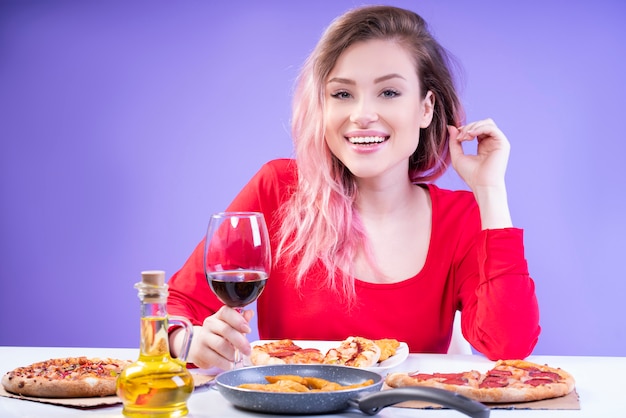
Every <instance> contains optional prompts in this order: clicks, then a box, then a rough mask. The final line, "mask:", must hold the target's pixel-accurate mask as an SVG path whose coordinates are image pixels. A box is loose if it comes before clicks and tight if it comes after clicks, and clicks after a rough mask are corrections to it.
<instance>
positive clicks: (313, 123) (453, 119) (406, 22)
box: [277, 6, 463, 301]
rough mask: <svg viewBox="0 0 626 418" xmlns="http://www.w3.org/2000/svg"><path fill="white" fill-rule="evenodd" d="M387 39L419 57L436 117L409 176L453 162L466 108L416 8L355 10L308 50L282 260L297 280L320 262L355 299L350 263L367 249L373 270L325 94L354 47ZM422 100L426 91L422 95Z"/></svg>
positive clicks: (446, 59)
mask: <svg viewBox="0 0 626 418" xmlns="http://www.w3.org/2000/svg"><path fill="white" fill-rule="evenodd" d="M368 40H389V41H393V42H397V43H398V44H399V45H401V46H403V47H404V48H405V49H406V51H407V52H408V53H410V54H411V56H412V57H413V59H414V62H415V70H416V72H417V75H418V79H419V81H420V91H421V92H422V93H423V94H424V97H425V95H426V92H428V91H431V92H432V94H433V95H434V97H435V101H434V117H433V120H432V122H431V123H430V125H429V126H428V127H427V128H424V129H421V131H420V141H419V145H418V147H417V149H416V151H415V152H414V153H413V155H412V156H411V158H410V161H409V172H408V173H407V175H408V177H409V179H410V180H411V181H412V182H414V183H425V182H431V181H433V180H435V179H436V178H438V177H439V176H441V175H442V174H443V172H444V171H445V170H446V168H447V166H448V164H449V162H450V156H449V150H448V140H449V138H448V131H447V125H454V126H460V125H461V124H462V122H463V111H462V108H461V105H460V103H459V99H458V96H457V93H456V90H455V86H454V80H453V77H452V71H451V65H452V63H453V61H452V59H451V57H450V55H449V54H448V53H447V51H446V50H445V49H444V48H443V47H442V46H441V45H439V43H438V42H437V41H436V40H435V39H434V37H433V36H432V35H431V33H430V32H429V30H428V27H427V24H426V22H425V21H424V19H422V18H421V17H420V16H419V15H417V14H416V13H414V12H412V11H409V10H405V9H400V8H397V7H390V6H366V7H360V8H356V9H352V10H350V11H348V12H347V13H345V14H343V15H342V16H340V17H338V18H337V19H335V20H334V21H333V22H332V23H331V25H330V26H329V27H328V28H327V29H326V31H325V32H324V34H323V35H322V37H321V39H320V41H319V42H318V44H317V46H316V47H315V49H314V50H313V51H312V53H311V54H310V55H309V57H308V58H307V60H306V61H305V62H304V65H303V67H302V69H301V72H300V75H299V77H298V79H297V81H296V86H295V92H294V97H293V107H292V113H293V114H292V138H293V141H294V146H295V158H296V161H297V166H298V185H297V189H296V191H295V192H294V194H293V195H292V196H291V198H290V200H288V201H287V202H286V204H285V205H284V206H283V207H282V215H283V216H282V217H281V218H282V219H283V223H282V225H281V230H280V233H281V237H280V244H279V246H278V248H277V262H283V263H286V265H288V266H290V268H293V269H294V271H295V280H296V284H297V285H298V286H299V285H300V284H301V283H302V281H303V280H305V278H306V277H307V272H309V271H310V270H311V268H312V267H313V266H314V265H315V264H316V263H322V264H323V267H325V270H326V277H325V278H322V280H326V284H327V285H328V286H330V287H331V288H333V289H335V290H337V291H339V292H341V293H342V294H343V295H344V296H346V297H347V300H349V301H353V300H354V294H355V293H354V278H353V277H352V275H351V271H352V270H351V265H352V264H353V262H354V258H355V256H356V254H357V253H358V251H359V250H363V251H364V253H365V255H366V258H367V260H368V261H369V263H370V265H372V267H373V268H374V271H378V269H377V268H376V263H375V260H374V258H373V256H372V252H371V249H370V245H369V243H368V239H367V235H366V232H365V229H364V226H363V224H362V222H361V220H360V217H359V215H358V213H357V211H356V210H355V207H354V202H355V198H356V195H357V186H356V182H355V179H354V177H353V175H352V174H351V173H350V172H349V170H348V169H347V168H346V167H345V166H344V165H343V163H341V162H340V161H339V160H338V159H337V158H336V157H335V156H334V155H333V154H332V153H331V151H330V149H329V148H328V146H327V144H326V141H325V138H324V131H325V124H324V118H323V115H324V106H325V99H324V92H325V84H326V81H327V78H328V74H329V73H330V72H331V70H332V69H333V67H334V66H335V63H336V62H337V59H338V58H339V56H340V55H341V54H342V53H343V52H344V51H345V50H346V49H347V48H349V47H350V46H351V45H353V44H355V43H357V42H363V41H368ZM422 98H423V97H422Z"/></svg>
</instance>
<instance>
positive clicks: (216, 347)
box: [169, 306, 254, 370]
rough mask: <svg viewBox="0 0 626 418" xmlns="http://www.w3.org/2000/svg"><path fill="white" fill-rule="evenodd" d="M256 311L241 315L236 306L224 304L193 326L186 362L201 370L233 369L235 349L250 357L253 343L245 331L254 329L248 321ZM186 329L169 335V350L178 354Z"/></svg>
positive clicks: (175, 354) (245, 312)
mask: <svg viewBox="0 0 626 418" xmlns="http://www.w3.org/2000/svg"><path fill="white" fill-rule="evenodd" d="M253 315H254V312H253V311H251V310H248V311H244V312H243V315H241V314H239V312H237V311H236V310H234V309H233V308H229V307H227V306H222V307H221V308H220V309H219V310H218V311H217V312H215V313H214V314H213V315H211V316H208V317H207V318H206V319H205V320H204V323H203V324H202V326H194V330H193V332H194V333H193V338H192V340H191V346H190V348H189V355H188V356H187V362H188V363H193V364H195V365H196V366H197V367H199V368H201V369H209V368H212V367H217V368H220V369H222V370H230V369H231V368H232V364H233V361H234V358H235V348H238V349H239V351H241V354H242V355H246V356H249V355H250V353H251V346H250V343H249V342H248V338H247V337H246V334H249V333H250V332H251V329H250V325H249V324H248V321H250V319H252V316H253ZM183 338H184V334H183V330H182V329H177V330H174V331H173V332H172V333H171V334H170V338H169V340H170V350H172V354H173V355H174V356H176V357H177V356H178V354H179V353H178V349H179V348H180V347H181V346H182V339H183Z"/></svg>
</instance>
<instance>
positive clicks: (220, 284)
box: [207, 270, 267, 308]
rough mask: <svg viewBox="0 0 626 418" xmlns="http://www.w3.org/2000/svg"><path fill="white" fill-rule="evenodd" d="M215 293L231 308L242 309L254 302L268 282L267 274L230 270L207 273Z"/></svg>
mask: <svg viewBox="0 0 626 418" xmlns="http://www.w3.org/2000/svg"><path fill="white" fill-rule="evenodd" d="M207 280H208V281H209V286H211V289H212V290H213V293H215V295H217V297H218V298H219V299H220V300H221V301H222V302H224V304H225V305H228V306H230V307H231V308H242V307H244V306H246V305H249V304H250V303H252V302H254V301H255V300H256V299H257V298H258V297H259V295H260V294H261V292H263V289H265V283H266V282H267V274H266V273H265V272H262V271H255V270H230V271H219V272H213V273H207Z"/></svg>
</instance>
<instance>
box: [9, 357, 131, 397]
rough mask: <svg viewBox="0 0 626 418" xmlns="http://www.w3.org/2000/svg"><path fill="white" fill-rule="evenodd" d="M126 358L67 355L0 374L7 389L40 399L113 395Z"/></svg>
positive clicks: (128, 362) (125, 364) (127, 362)
mask: <svg viewBox="0 0 626 418" xmlns="http://www.w3.org/2000/svg"><path fill="white" fill-rule="evenodd" d="M130 363H131V362H130V361H127V360H117V359H111V358H87V357H66V358H56V359H50V360H45V361H41V362H38V363H33V364H31V365H29V366H25V367H18V368H16V369H14V370H12V371H10V372H7V373H6V374H5V375H4V376H3V377H2V386H4V389H5V390H6V391H7V392H10V393H14V394H17V395H22V396H34V397H41V398H87V397H96V396H110V395H115V381H116V380H117V376H118V375H119V374H120V373H121V372H122V370H123V369H124V367H126V366H127V365H128V364H130Z"/></svg>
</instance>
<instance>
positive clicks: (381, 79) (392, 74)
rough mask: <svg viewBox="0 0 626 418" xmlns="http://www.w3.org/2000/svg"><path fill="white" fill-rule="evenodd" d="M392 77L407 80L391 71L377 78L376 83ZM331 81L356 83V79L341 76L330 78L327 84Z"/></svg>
mask: <svg viewBox="0 0 626 418" xmlns="http://www.w3.org/2000/svg"><path fill="white" fill-rule="evenodd" d="M392 78H401V79H402V80H406V79H405V78H404V77H402V76H401V75H400V74H397V73H391V74H387V75H383V76H381V77H378V78H375V79H374V84H378V83H382V82H383V81H387V80H389V79H392ZM330 83H341V84H350V85H354V84H356V83H355V82H354V80H350V79H349V78H341V77H333V78H331V79H330V80H328V82H327V84H330Z"/></svg>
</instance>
